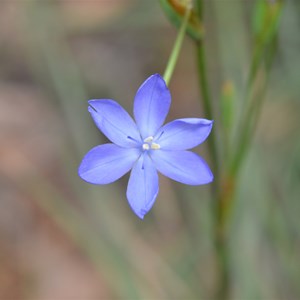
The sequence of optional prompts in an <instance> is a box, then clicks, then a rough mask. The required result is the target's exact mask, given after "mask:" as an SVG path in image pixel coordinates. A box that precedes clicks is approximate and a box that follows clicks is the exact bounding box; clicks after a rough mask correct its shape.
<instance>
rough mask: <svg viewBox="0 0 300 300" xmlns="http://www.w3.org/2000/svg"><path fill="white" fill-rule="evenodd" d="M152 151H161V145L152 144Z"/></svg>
mask: <svg viewBox="0 0 300 300" xmlns="http://www.w3.org/2000/svg"><path fill="white" fill-rule="evenodd" d="M151 149H152V150H158V149H160V145H159V144H156V143H152V144H151Z"/></svg>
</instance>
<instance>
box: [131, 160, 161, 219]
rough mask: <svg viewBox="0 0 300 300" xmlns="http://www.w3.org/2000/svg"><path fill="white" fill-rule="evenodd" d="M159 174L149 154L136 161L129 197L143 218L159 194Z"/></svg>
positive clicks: (137, 212) (135, 210) (138, 214)
mask: <svg viewBox="0 0 300 300" xmlns="http://www.w3.org/2000/svg"><path fill="white" fill-rule="evenodd" d="M158 189H159V187H158V174H157V171H156V169H155V167H154V165H153V162H152V161H151V159H150V157H149V156H148V154H144V155H141V157H140V158H139V160H138V161H137V162H136V163H135V165H134V167H133V169H132V171H131V174H130V178H129V182H128V187H127V199H128V202H129V205H130V207H131V208H132V210H133V211H134V213H135V214H136V215H137V216H138V217H139V218H141V219H143V218H144V215H145V214H146V213H147V212H148V211H149V210H150V209H151V207H152V206H153V204H154V202H155V199H156V196H157V194H158Z"/></svg>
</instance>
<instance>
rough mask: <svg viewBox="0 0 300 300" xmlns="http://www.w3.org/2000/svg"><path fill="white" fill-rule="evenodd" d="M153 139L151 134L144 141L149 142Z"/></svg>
mask: <svg viewBox="0 0 300 300" xmlns="http://www.w3.org/2000/svg"><path fill="white" fill-rule="evenodd" d="M152 141H153V136H148V137H147V138H145V139H144V143H151V142H152Z"/></svg>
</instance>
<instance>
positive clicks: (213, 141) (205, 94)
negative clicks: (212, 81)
mask: <svg viewBox="0 0 300 300" xmlns="http://www.w3.org/2000/svg"><path fill="white" fill-rule="evenodd" d="M197 60H198V62H197V65H198V73H199V85H200V89H201V96H202V101H203V110H204V115H205V117H206V118H207V119H210V120H213V119H214V113H213V107H212V100H211V97H210V93H209V86H208V79H207V71H206V63H205V49H204V47H203V44H202V43H198V45H197ZM208 146H209V150H210V155H211V163H212V169H213V172H214V174H215V180H218V174H219V158H218V152H217V138H216V134H215V130H213V131H212V133H211V136H210V137H209V139H208ZM215 185H217V182H216V181H215Z"/></svg>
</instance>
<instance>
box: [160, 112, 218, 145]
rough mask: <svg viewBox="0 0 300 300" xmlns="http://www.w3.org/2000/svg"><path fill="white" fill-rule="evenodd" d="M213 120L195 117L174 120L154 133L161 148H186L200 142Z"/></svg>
mask: <svg viewBox="0 0 300 300" xmlns="http://www.w3.org/2000/svg"><path fill="white" fill-rule="evenodd" d="M212 125H213V121H210V120H206V119H197V118H186V119H178V120H174V121H172V122H170V123H168V124H166V125H165V126H163V127H162V128H161V129H160V130H159V131H158V133H157V134H156V137H157V138H158V139H157V140H156V139H155V138H154V140H155V142H156V143H158V144H159V145H160V147H161V149H165V150H186V149H191V148H194V147H196V146H197V145H199V144H201V143H202V142H203V141H205V139H206V138H207V137H208V135H209V134H210V132H211V129H212Z"/></svg>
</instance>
